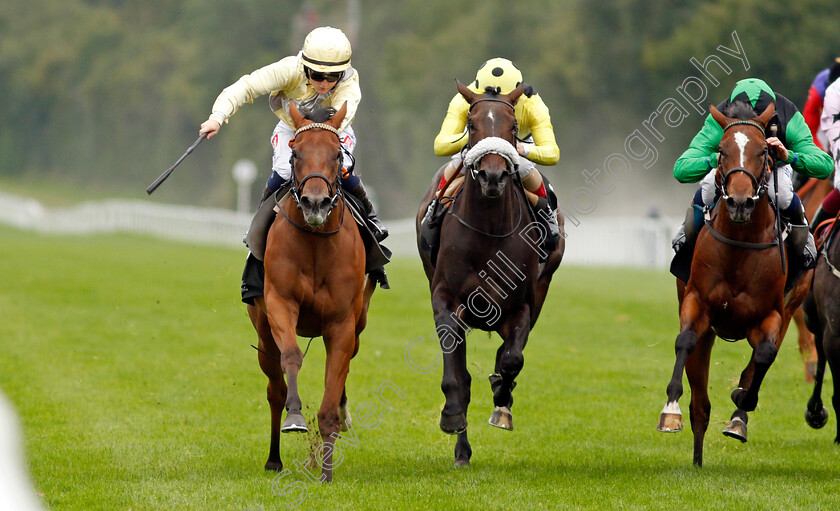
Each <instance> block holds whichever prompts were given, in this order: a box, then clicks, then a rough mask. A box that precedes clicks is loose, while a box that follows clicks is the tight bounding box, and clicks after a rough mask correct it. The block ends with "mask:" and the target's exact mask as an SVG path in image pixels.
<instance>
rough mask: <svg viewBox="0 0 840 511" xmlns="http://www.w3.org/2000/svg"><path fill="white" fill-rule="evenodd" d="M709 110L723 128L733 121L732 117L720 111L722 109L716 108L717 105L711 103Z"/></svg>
mask: <svg viewBox="0 0 840 511" xmlns="http://www.w3.org/2000/svg"><path fill="white" fill-rule="evenodd" d="M709 112H711V114H712V117H713V118H714V119H715V120H716V121H717V123H718V124H720V127H721V128H726V127H727V126H728V125H729V123H730V122H732V120H731V119H729V118H728V117H726V116H725V115H723V114H722V113H720V110H718V109H717V108H715V105H712V104H709Z"/></svg>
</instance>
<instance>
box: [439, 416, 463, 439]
mask: <svg viewBox="0 0 840 511" xmlns="http://www.w3.org/2000/svg"><path fill="white" fill-rule="evenodd" d="M440 429H441V431H443V432H444V433H446V434H447V435H457V434H458V433H463V432H464V431H466V430H467V417H466V416H465V415H464V414H463V413H459V414H458V415H444V414H440Z"/></svg>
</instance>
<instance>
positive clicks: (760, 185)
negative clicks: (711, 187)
mask: <svg viewBox="0 0 840 511" xmlns="http://www.w3.org/2000/svg"><path fill="white" fill-rule="evenodd" d="M739 125H747V126H752V127H754V128H757V129H758V130H759V131H760V132H761V136H762V137H764V167H763V170H764V171H763V172H762V173H761V178H760V179H759V178H757V177H755V176H754V175H753V173H752V172H750V171H749V169H747V168H745V167H732V168H731V169H729V171H727V172H726V173H725V174H724V175H723V181H722V182H721V183H720V184H718V187H719V188H720V191H721V197H722V198H723V200H726V199H729V195H727V194H726V184H727V183H728V182H729V176H731V175H732V174H734V173H736V172H743V173H744V174H746V175H747V176H749V178H750V180H751V181H752V184H753V189H754V190H755V195H753V196H752V199H753V200H754V201H757V200H758V199H760V198H761V197H762V196H763V195H764V194H765V193H767V187H768V185H769V180H770V172H769V171H770V152H769V150H768V148H767V137H766V135H765V134H764V128H763V127H762V126H761V125H760V124H758V123H757V122H753V121H734V122H731V123H729V124H727V125H726V127H725V128H724V129H723V132H724V133H726V130H728V129H729V128H731V127H733V126H739ZM718 155H720V148H718ZM718 171H719V172H718V174H720V172H722V171H723V164H722V162H721V159H720V156H718ZM716 181H717V179H716Z"/></svg>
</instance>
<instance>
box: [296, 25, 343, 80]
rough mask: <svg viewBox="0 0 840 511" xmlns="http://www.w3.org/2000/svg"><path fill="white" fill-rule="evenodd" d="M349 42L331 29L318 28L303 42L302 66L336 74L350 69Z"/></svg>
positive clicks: (335, 29)
mask: <svg viewBox="0 0 840 511" xmlns="http://www.w3.org/2000/svg"><path fill="white" fill-rule="evenodd" d="M352 53H353V51H352V49H351V48H350V41H349V40H348V39H347V36H346V35H344V32H342V31H341V30H339V29H337V28H333V27H318V28H316V29H315V30H313V31H312V32H310V33H309V35H307V36H306V39H305V40H304V41H303V50H302V51H301V55H302V58H303V65H305V66H306V67H308V68H309V69H312V70H314V71H320V72H322V73H337V72H340V71H344V70H345V69H347V68H348V67H350V55H351V54H352Z"/></svg>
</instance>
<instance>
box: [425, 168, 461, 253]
mask: <svg viewBox="0 0 840 511" xmlns="http://www.w3.org/2000/svg"><path fill="white" fill-rule="evenodd" d="M463 184H464V176H463V174H460V175H457V176H456V177H455V178H453V179H452V181H451V182H450V183H449V185H448V186H447V187H446V190H445V191H444V193H443V195H441V197H440V198H439V199H438V200H437V201H434V200H433V201H432V202H431V203H430V204H429V207H430V208H432V210H431V211H429V212H428V213H427V214H426V216H424V217H423V220H422V221H421V222H420V249H421V250H422V251H423V252H424V253H425V254H426V255H427V256H428V257H429V261H431V263H432V266H435V265H436V264H437V254H438V246H439V245H440V226H441V224H442V223H443V217H444V215H446V212H447V211H449V208H451V207H452V204H454V203H455V199H457V198H458V193H459V192H460V191H461V187H462V186H463Z"/></svg>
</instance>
